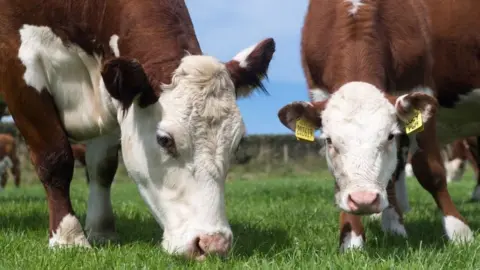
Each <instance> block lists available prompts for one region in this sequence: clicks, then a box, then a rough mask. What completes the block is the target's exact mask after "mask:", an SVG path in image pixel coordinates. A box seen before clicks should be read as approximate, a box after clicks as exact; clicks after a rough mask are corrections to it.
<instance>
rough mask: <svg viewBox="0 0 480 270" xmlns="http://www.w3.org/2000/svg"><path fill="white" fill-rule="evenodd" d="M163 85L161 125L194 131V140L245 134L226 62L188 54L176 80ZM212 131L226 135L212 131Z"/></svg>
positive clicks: (182, 62)
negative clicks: (216, 134) (214, 134)
mask: <svg viewBox="0 0 480 270" xmlns="http://www.w3.org/2000/svg"><path fill="white" fill-rule="evenodd" d="M162 88H163V90H164V91H163V93H162V95H161V96H160V99H159V102H160V104H161V107H162V121H161V123H160V126H159V128H162V126H163V127H165V128H166V129H175V130H177V129H178V132H179V133H188V134H191V136H193V138H192V139H193V140H195V137H204V138H206V137H208V138H211V139H209V140H216V141H219V140H221V141H227V142H228V141H229V138H232V137H236V135H237V133H241V135H243V132H244V124H243V120H242V117H241V114H240V110H239V108H238V106H237V104H236V95H235V87H234V84H233V82H232V80H231V78H230V75H229V73H228V70H227V68H226V66H225V64H223V63H222V62H220V61H218V60H217V59H216V58H214V57H211V56H205V55H188V56H185V57H184V58H183V59H182V61H181V63H180V65H179V67H178V68H177V69H176V70H175V72H174V74H173V76H172V83H171V84H170V85H164V86H163V87H162ZM172 132H174V131H173V130H172ZM212 132H214V133H218V135H220V134H221V135H222V136H223V138H219V136H213V134H209V133H212Z"/></svg>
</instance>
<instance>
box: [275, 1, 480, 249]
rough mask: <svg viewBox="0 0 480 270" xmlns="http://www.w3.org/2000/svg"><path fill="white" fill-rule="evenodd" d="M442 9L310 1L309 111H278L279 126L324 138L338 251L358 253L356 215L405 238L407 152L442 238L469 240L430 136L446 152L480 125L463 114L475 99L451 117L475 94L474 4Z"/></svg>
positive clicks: (299, 105)
mask: <svg viewBox="0 0 480 270" xmlns="http://www.w3.org/2000/svg"><path fill="white" fill-rule="evenodd" d="M446 2H449V4H445V3H444V2H442V5H438V1H433V0H431V1H413V0H409V1H403V0H390V1H373V0H347V1H344V0H332V1H316V0H311V1H310V4H309V7H308V11H307V15H306V18H305V24H304V27H303V33H302V61H303V68H304V71H305V77H306V80H307V83H308V86H309V88H310V97H311V101H312V102H294V103H291V104H289V105H286V106H285V107H283V108H282V109H281V110H280V111H279V119H280V121H281V122H282V123H283V124H284V125H285V126H286V127H288V128H290V129H291V130H296V128H297V123H298V125H303V127H302V126H300V127H301V128H303V131H308V132H310V133H313V129H321V130H322V134H321V137H322V138H323V139H324V140H325V141H326V144H327V149H326V159H327V162H328V167H329V169H330V171H331V173H332V174H333V176H334V177H335V180H336V185H335V201H336V204H337V205H338V206H339V207H340V208H341V209H342V210H343V212H342V213H341V217H340V231H341V233H340V248H341V250H345V249H349V248H354V247H362V246H363V244H364V241H365V234H364V229H363V225H362V223H361V219H360V215H366V214H372V213H379V212H382V211H383V214H382V228H383V229H384V230H386V231H390V232H394V233H397V234H400V235H403V236H406V235H407V233H406V231H405V227H404V225H403V221H402V220H403V219H402V209H401V208H400V206H399V204H398V203H397V198H396V194H395V193H396V190H395V189H396V188H395V186H394V184H393V183H399V186H400V187H402V186H403V189H404V187H405V179H404V178H405V177H404V174H403V168H404V166H405V162H406V155H407V153H408V152H409V148H410V150H412V152H413V153H414V154H413V157H412V163H413V169H414V171H415V174H416V175H417V176H418V180H419V182H420V184H421V185H422V186H423V187H424V188H425V189H426V190H427V191H429V192H430V194H431V195H432V196H433V198H434V200H435V202H436V203H437V206H438V207H439V208H440V210H441V211H442V213H443V224H444V229H445V232H446V234H447V237H448V239H449V240H451V241H453V242H455V243H461V242H464V241H470V240H472V239H473V236H472V231H471V230H470V228H469V227H468V225H467V223H466V221H465V219H464V218H463V217H462V216H461V215H460V213H459V212H458V211H457V209H456V207H455V205H454V203H453V202H452V200H451V197H450V195H449V193H448V190H447V184H446V179H445V170H444V168H443V160H442V157H441V155H440V147H439V143H438V141H437V134H438V135H439V138H440V140H441V143H448V140H449V139H454V138H455V136H456V137H458V136H461V135H465V136H466V135H473V134H474V133H478V132H480V122H478V121H480V116H478V115H476V114H472V113H471V111H472V110H474V109H475V108H476V107H475V106H477V107H478V105H474V104H475V101H474V100H473V99H472V98H473V97H474V96H472V97H471V98H470V100H466V104H467V106H466V107H465V106H464V107H462V109H457V108H453V107H454V106H453V105H454V103H455V101H460V100H461V99H460V96H459V95H460V94H462V93H469V92H470V91H472V90H473V89H474V88H475V85H476V82H475V81H474V80H477V78H478V76H469V75H468V74H478V73H479V72H480V70H478V68H480V65H478V63H477V62H476V60H472V59H477V58H476V55H475V52H476V51H475V50H469V48H470V45H472V46H473V45H475V46H477V45H478V44H477V43H475V42H476V40H480V39H478V38H477V34H476V33H477V30H476V29H475V28H474V27H471V26H472V25H475V18H476V17H478V16H477V15H478V14H476V12H477V11H479V10H480V2H479V3H477V2H475V1H473V0H472V1H466V3H465V2H462V4H458V3H456V4H453V1H452V0H448V1H446ZM450 2H451V3H450ZM457 6H461V8H455V9H454V8H453V7H457ZM468 6H470V8H468ZM472 7H475V8H472ZM451 9H452V10H453V11H450V10H451ZM468 10H470V11H468ZM452 12H453V13H452ZM444 18H447V19H444ZM457 24H459V25H457ZM467 25H468V27H467ZM459 27H461V28H459ZM463 27H466V28H465V29H464V28H463ZM432 28H433V29H432ZM454 29H464V30H465V33H463V31H462V33H461V35H460V34H457V33H456V32H455V31H454ZM442 35H444V36H442ZM465 35H466V36H465ZM460 36H462V38H461V39H460ZM465 37H467V38H465ZM442 42H443V43H444V44H443V45H442ZM462 42H464V43H462ZM437 43H440V44H437ZM433 48H435V50H434V53H433V54H432V49H433ZM456 57H458V59H456ZM434 58H435V64H433V59H434ZM459 59H460V60H459ZM465 63H466V65H465ZM432 72H433V73H432ZM432 74H434V75H433V76H432ZM432 95H433V96H432ZM435 97H437V98H438V101H437V99H436V98H435ZM462 101H463V98H462ZM452 102H453V103H452ZM439 107H440V108H439ZM438 109H440V110H439V111H438ZM437 111H438V113H437ZM447 112H448V114H447ZM437 118H438V119H437ZM299 119H301V120H303V121H302V122H297V121H298V120H299ZM437 120H438V121H437ZM437 122H438V124H437V125H436V123H437ZM454 123H459V127H462V128H465V130H463V129H462V132H459V131H460V129H458V128H456V127H455V126H454ZM439 126H440V130H439V132H438V133H437V128H438V127H439ZM301 131H302V130H299V131H297V132H296V133H297V134H299V135H301V134H302V133H301ZM472 133H473V134H472ZM308 137H309V136H306V138H308ZM417 147H418V148H419V149H420V150H419V151H415V150H416V149H417ZM399 159H400V162H399ZM392 174H393V181H390V179H391V178H392ZM400 189H402V188H400ZM405 195H406V193H405ZM405 198H406V196H405V197H404V199H405Z"/></svg>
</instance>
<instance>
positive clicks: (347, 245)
mask: <svg viewBox="0 0 480 270" xmlns="http://www.w3.org/2000/svg"><path fill="white" fill-rule="evenodd" d="M363 243H364V241H363V237H362V236H361V235H357V234H356V233H355V232H354V231H351V232H349V233H347V235H346V236H345V238H343V241H342V245H341V246H340V252H345V251H348V250H350V249H357V248H359V249H361V248H363Z"/></svg>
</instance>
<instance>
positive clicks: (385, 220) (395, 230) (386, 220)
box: [382, 207, 407, 237]
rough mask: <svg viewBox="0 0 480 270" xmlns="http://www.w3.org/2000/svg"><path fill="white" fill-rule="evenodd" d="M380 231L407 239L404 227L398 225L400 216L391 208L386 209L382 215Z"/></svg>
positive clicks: (400, 224)
mask: <svg viewBox="0 0 480 270" xmlns="http://www.w3.org/2000/svg"><path fill="white" fill-rule="evenodd" d="M382 230H383V231H384V232H389V233H392V234H398V235H400V236H403V237H407V231H406V230H405V226H404V225H403V224H402V223H400V216H399V215H398V213H397V211H395V209H394V208H393V207H387V208H386V209H385V210H383V213H382Z"/></svg>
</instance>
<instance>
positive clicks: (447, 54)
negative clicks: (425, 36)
mask: <svg viewBox="0 0 480 270" xmlns="http://www.w3.org/2000/svg"><path fill="white" fill-rule="evenodd" d="M425 2H426V3H427V4H428V10H429V17H430V20H431V22H432V23H431V25H432V28H431V29H432V36H433V45H434V57H435V62H434V63H435V65H434V77H435V82H436V87H437V99H438V100H439V103H440V105H441V106H442V107H449V108H452V107H454V104H455V103H456V102H458V101H459V100H460V97H459V94H468V93H469V92H471V91H472V90H473V89H474V88H479V87H480V76H478V75H479V74H480V58H479V56H480V31H478V27H476V26H477V25H478V18H479V17H480V1H477V0H462V1H455V0H444V1H441V4H440V3H439V1H436V0H425Z"/></svg>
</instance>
